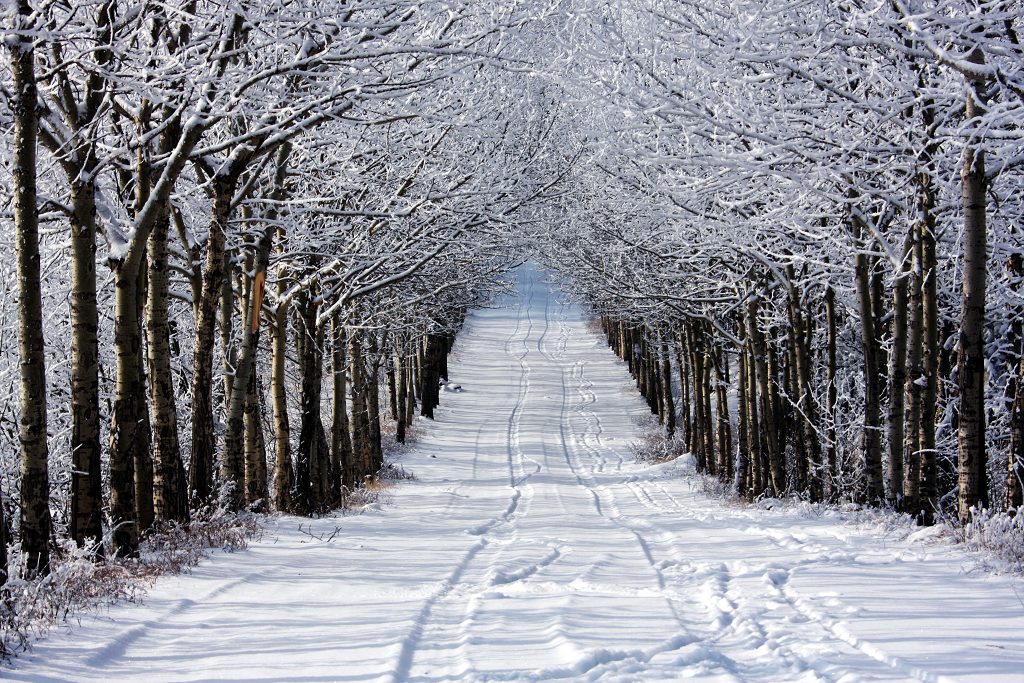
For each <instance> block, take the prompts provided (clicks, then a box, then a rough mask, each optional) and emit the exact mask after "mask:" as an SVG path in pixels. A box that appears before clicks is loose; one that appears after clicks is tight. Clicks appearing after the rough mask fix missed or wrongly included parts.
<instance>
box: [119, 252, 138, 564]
mask: <svg viewBox="0 0 1024 683" xmlns="http://www.w3.org/2000/svg"><path fill="white" fill-rule="evenodd" d="M137 271H138V269H137V268H134V267H131V265H130V264H128V263H124V264H121V265H120V267H118V268H117V269H116V271H115V274H114V291H115V294H114V297H115V299H114V308H115V312H114V349H115V353H116V356H117V385H116V387H115V398H114V411H113V419H112V420H111V426H110V517H111V523H112V525H113V540H114V547H115V552H116V553H117V554H118V555H119V556H121V557H134V556H135V555H137V554H138V542H139V531H138V525H137V523H136V519H135V514H136V511H135V461H136V455H135V451H136V450H137V449H138V448H139V447H140V444H141V441H142V438H141V437H142V435H141V430H140V427H141V425H142V421H143V420H144V419H145V415H144V414H143V411H142V406H141V403H142V397H143V395H144V393H143V392H144V391H145V387H144V386H143V383H142V368H140V367H139V348H140V345H141V343H142V338H141V337H142V335H141V334H140V331H139V318H138V282H139V278H138V272H137Z"/></svg>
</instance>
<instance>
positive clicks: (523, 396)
mask: <svg viewBox="0 0 1024 683" xmlns="http://www.w3.org/2000/svg"><path fill="white" fill-rule="evenodd" d="M534 295H535V293H534V286H533V281H532V278H531V281H530V285H529V288H528V290H527V293H526V300H525V303H522V302H521V303H520V304H519V312H518V315H517V316H516V327H515V329H514V330H513V332H512V334H511V335H509V337H508V339H507V340H506V342H505V353H506V354H507V355H508V356H510V357H512V358H515V360H516V361H517V362H518V363H519V367H520V374H519V383H518V393H517V397H516V402H515V404H514V406H513V407H512V410H511V412H510V414H509V418H508V424H507V428H506V450H507V459H506V460H507V466H508V477H509V488H510V489H511V490H512V492H511V496H510V499H509V503H508V506H507V507H506V508H505V510H504V511H503V512H502V513H501V514H500V515H499V516H498V517H495V518H493V519H491V520H488V521H487V522H484V523H483V524H480V525H478V526H476V527H472V528H470V529H468V530H467V532H468V533H470V534H471V535H474V536H479V540H478V541H477V542H476V543H475V544H473V545H472V546H471V547H470V549H469V550H468V551H467V552H466V554H465V555H464V556H463V557H462V558H461V559H460V561H459V562H458V563H457V565H456V566H455V568H454V569H453V571H452V572H451V574H449V576H448V577H447V578H446V579H445V580H444V582H443V583H442V584H441V586H440V587H439V588H438V589H437V590H436V591H435V592H434V594H432V595H431V596H430V597H429V598H428V599H427V600H426V601H424V604H423V605H422V607H421V608H420V612H419V613H418V614H417V616H416V618H415V619H414V620H413V626H412V628H411V629H410V631H409V633H408V634H407V636H406V638H405V639H404V640H403V642H402V646H401V648H400V650H399V653H398V656H397V660H396V664H395V667H394V673H393V676H392V681H396V682H397V681H404V680H406V679H407V678H409V676H410V674H411V673H412V671H413V667H414V666H415V665H416V659H417V657H416V655H417V653H418V652H419V651H421V650H422V649H423V647H424V640H425V636H426V635H427V632H428V629H429V628H430V627H431V626H432V625H433V624H434V623H435V622H438V623H440V619H439V618H438V614H437V613H439V612H441V611H443V610H448V611H454V612H456V613H458V616H457V617H456V618H453V619H449V620H446V621H447V622H448V623H450V622H454V623H455V632H456V633H455V635H454V636H453V635H450V634H448V635H447V638H446V640H447V641H448V642H449V643H454V644H455V647H454V650H455V654H456V660H457V662H458V665H457V666H456V669H457V672H456V673H458V672H460V671H461V672H465V671H469V670H471V669H472V664H471V662H470V661H469V658H468V655H467V654H466V652H465V646H466V645H467V644H468V643H469V642H470V641H471V636H470V632H471V630H472V624H473V622H474V617H475V613H476V610H477V609H478V604H479V596H480V595H481V594H482V593H483V592H485V591H486V590H487V589H489V588H491V587H492V586H494V585H496V584H499V583H512V582H513V581H521V580H523V579H525V578H528V577H529V576H531V575H532V574H534V573H536V572H537V571H539V570H540V568H541V567H543V566H546V565H548V564H551V563H553V562H555V561H557V559H558V558H559V557H561V551H560V550H557V549H555V550H554V552H549V553H548V554H547V555H546V556H545V557H543V558H542V559H541V560H540V562H539V563H538V564H537V565H536V566H535V568H534V569H533V570H532V571H524V572H523V573H522V576H516V575H515V573H513V574H511V575H504V574H502V573H501V572H500V571H499V570H497V569H496V566H497V563H498V561H499V560H500V558H501V556H502V554H503V549H504V547H506V546H508V545H512V544H514V543H515V541H516V533H515V528H514V525H515V520H516V518H517V517H518V516H520V515H525V514H526V513H527V512H528V507H529V501H530V499H531V498H532V486H531V485H530V484H529V479H530V478H531V477H532V476H533V475H534V474H536V472H538V471H540V465H539V464H537V463H534V465H535V469H534V471H533V472H529V473H527V472H526V466H525V462H526V460H528V459H529V458H528V457H527V456H526V454H525V453H524V451H523V449H522V442H521V422H522V415H523V412H524V409H525V406H526V404H527V400H528V397H529V393H530V388H531V382H530V374H531V367H530V364H529V362H528V361H527V357H528V356H529V353H530V348H529V346H528V344H527V342H528V341H529V339H530V337H531V335H532V333H533V329H534V321H533V313H532V308H533V298H534ZM524 318H525V324H524ZM546 323H547V321H545V330H544V332H542V334H541V339H540V340H539V341H538V344H540V343H541V341H542V340H543V336H544V334H546V332H547V330H546ZM524 328H525V331H524ZM520 337H521V339H520ZM519 344H522V347H523V348H522V352H521V353H518V352H517V351H516V350H515V347H516V346H518V345H519ZM484 428H485V425H484V426H481V428H480V431H478V438H477V448H476V452H475V453H474V468H473V475H474V479H475V478H476V473H477V467H476V464H475V461H476V459H477V458H479V453H480V448H479V441H480V440H479V433H480V432H481V431H483V429H484ZM531 462H532V460H531ZM524 489H525V490H527V495H526V496H525V497H524V495H523V490H524ZM521 504H522V505H521ZM503 526H509V527H510V529H509V531H508V536H509V538H508V539H507V540H501V539H497V538H495V537H494V534H495V533H496V531H497V530H498V528H499V527H503ZM489 548H494V549H495V557H494V558H492V559H491V561H490V562H489V563H488V567H487V569H486V570H484V572H483V577H484V578H483V580H482V581H481V582H477V583H475V584H474V585H472V586H464V585H461V584H463V579H464V577H465V575H466V574H467V572H468V571H469V570H470V567H471V565H472V564H473V563H474V560H475V559H476V558H477V557H478V556H479V555H480V554H481V553H482V552H483V551H484V550H485V549H489ZM503 579H504V580H503ZM449 598H451V599H452V600H455V599H456V598H457V599H459V601H460V604H457V605H451V606H448V605H446V604H445V603H446V602H450V601H451V600H449ZM439 628H440V630H441V631H442V634H441V635H442V637H444V636H445V635H446V634H445V633H444V629H445V628H446V625H442V626H440V627H439ZM435 649H439V648H435Z"/></svg>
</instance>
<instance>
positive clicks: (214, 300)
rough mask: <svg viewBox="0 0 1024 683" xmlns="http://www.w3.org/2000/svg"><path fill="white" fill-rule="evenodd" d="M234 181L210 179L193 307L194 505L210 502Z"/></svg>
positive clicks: (191, 478) (191, 475)
mask: <svg viewBox="0 0 1024 683" xmlns="http://www.w3.org/2000/svg"><path fill="white" fill-rule="evenodd" d="M235 185H236V178H235V177H234V176H232V175H228V176H224V175H218V176H215V177H214V179H213V215H212V217H211V219H210V229H209V235H208V237H207V240H206V258H205V262H204V264H203V287H202V293H201V296H200V299H199V304H198V307H197V313H198V315H197V317H196V332H195V347H194V350H193V360H192V459H191V461H190V463H189V471H188V482H189V489H190V492H191V496H192V498H193V499H194V501H195V502H196V503H197V504H206V503H209V502H210V501H211V496H212V494H213V462H214V454H215V451H216V438H215V436H214V428H213V393H212V392H213V351H214V335H215V332H216V327H217V311H218V308H219V306H218V304H219V303H220V299H221V296H222V292H221V288H222V287H223V285H224V272H225V253H224V244H225V239H226V231H227V224H228V219H229V218H230V215H231V200H232V197H233V195H234V188H235Z"/></svg>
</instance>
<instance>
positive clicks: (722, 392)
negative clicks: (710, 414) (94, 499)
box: [714, 344, 733, 481]
mask: <svg viewBox="0 0 1024 683" xmlns="http://www.w3.org/2000/svg"><path fill="white" fill-rule="evenodd" d="M714 358H715V415H716V416H717V418H718V419H717V421H716V433H717V437H718V476H719V478H720V479H722V481H730V480H731V479H732V478H733V463H732V418H731V417H730V415H729V399H728V396H726V388H727V387H728V386H729V356H728V355H727V354H726V353H725V349H723V348H722V347H721V346H720V345H718V344H716V345H715V356H714Z"/></svg>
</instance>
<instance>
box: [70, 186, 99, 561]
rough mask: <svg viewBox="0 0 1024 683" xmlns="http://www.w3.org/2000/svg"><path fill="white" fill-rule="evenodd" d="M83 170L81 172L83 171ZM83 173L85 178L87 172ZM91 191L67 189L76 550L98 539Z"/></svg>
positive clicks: (72, 518) (73, 532) (73, 533)
mask: <svg viewBox="0 0 1024 683" xmlns="http://www.w3.org/2000/svg"><path fill="white" fill-rule="evenodd" d="M83 170H85V169H83ZM88 172H89V173H90V174H91V173H92V169H89V170H88ZM95 193H96V188H95V186H94V184H93V182H89V181H87V182H80V181H74V180H73V181H72V184H71V206H72V214H71V330H72V335H71V424H72V427H71V463H72V465H71V467H72V472H71V511H70V512H71V514H70V519H69V525H68V526H69V529H68V531H69V533H70V534H71V538H72V539H74V541H75V542H76V543H78V545H80V546H81V545H84V544H85V543H86V541H87V539H90V538H91V539H92V540H93V541H94V542H96V543H97V549H98V550H101V547H100V546H99V544H98V543H99V541H100V540H102V538H103V500H102V498H103V494H102V480H101V477H102V474H101V471H100V454H101V451H100V395H99V391H100V385H99V367H100V366H99V339H98V335H99V312H98V311H97V308H96V198H95Z"/></svg>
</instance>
